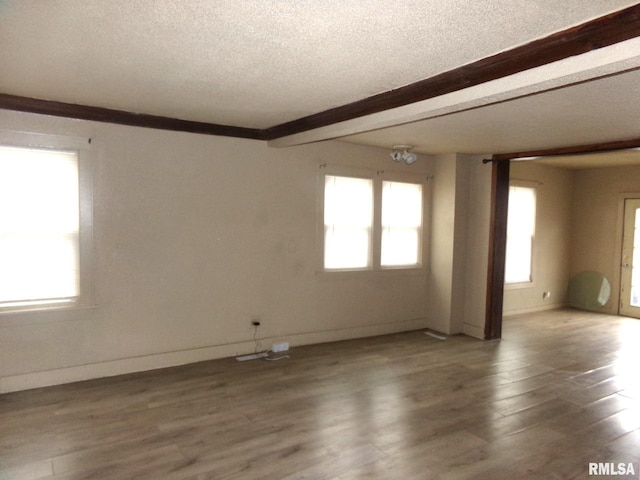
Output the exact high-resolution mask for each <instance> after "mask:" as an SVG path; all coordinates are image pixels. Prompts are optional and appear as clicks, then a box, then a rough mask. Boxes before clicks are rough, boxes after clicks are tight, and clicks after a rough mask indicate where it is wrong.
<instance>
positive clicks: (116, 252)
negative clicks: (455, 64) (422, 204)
mask: <svg viewBox="0 0 640 480" xmlns="http://www.w3.org/2000/svg"><path fill="white" fill-rule="evenodd" d="M0 129H2V130H14V131H28V132H41V133H48V134H56V135H71V136H80V137H91V138H92V139H93V140H92V144H91V145H92V146H91V156H92V161H93V167H94V227H95V228H94V243H95V245H94V246H95V248H94V250H95V255H94V259H95V267H94V270H95V272H94V274H95V275H94V276H95V307H93V308H88V309H82V310H72V311H57V312H44V313H21V314H2V315H0V391H10V390H18V389H23V388H30V387H34V386H41V385H49V384H55V383H63V382H66V381H73V380H79V379H83V378H92V377H99V376H104V375H113V374H118V373H124V372H129V371H136V370H144V369H150V368H157V367H161V366H166V365H174V364H179V363H187V362H192V361H198V360H204V359H208V358H216V357H222V356H233V355H236V354H240V353H246V352H250V351H253V348H254V347H253V343H252V340H251V339H252V334H253V329H252V327H251V326H250V321H251V319H252V318H254V317H259V318H260V319H261V321H262V324H263V325H262V327H260V336H261V337H263V338H265V340H264V343H265V345H266V346H270V343H271V341H272V340H280V339H282V340H288V341H289V342H290V343H291V345H292V346H293V347H294V348H295V346H296V345H301V344H304V343H315V342H323V341H331V340H338V339H344V338H351V337H362V336H369V335H376V334H383V333H388V332H395V331H402V330H411V329H416V328H422V327H424V326H426V325H427V323H428V321H427V317H428V316H429V315H430V313H429V308H428V305H427V295H428V290H429V287H428V280H427V274H426V269H425V271H424V272H423V273H421V274H411V275H403V274H398V273H390V272H383V273H389V274H381V273H380V272H378V273H364V274H349V275H344V276H332V275H317V271H316V270H317V268H316V267H317V242H316V227H317V225H316V218H317V216H316V211H317V193H318V178H319V176H318V175H319V174H318V172H319V165H320V164H323V163H327V164H330V165H338V166H340V165H348V166H355V167H366V168H371V169H373V170H374V171H375V170H376V169H384V170H385V171H392V170H394V169H396V170H399V171H402V172H407V171H411V172H419V171H422V173H424V174H425V175H426V174H430V173H432V171H431V167H432V165H431V162H430V160H429V159H428V158H421V159H420V161H419V162H418V163H417V164H415V165H414V166H412V167H407V166H405V165H396V164H394V163H393V162H391V161H390V159H389V156H388V151H387V150H383V149H376V148H367V147H361V146H355V145H350V144H346V143H341V142H324V143H318V144H312V145H307V146H301V147H292V148H286V149H276V148H270V147H268V146H267V145H266V144H265V143H264V142H259V141H252V140H241V139H232V138H223V137H213V136H205V135H194V134H188V133H180V132H167V131H160V130H150V129H142V128H134V127H126V126H117V125H109V124H100V123H93V122H84V121H76V120H69V119H60V118H54V117H46V116H37V115H30V114H23V113H16V112H8V111H0ZM445 321H447V322H448V319H447V320H445Z"/></svg>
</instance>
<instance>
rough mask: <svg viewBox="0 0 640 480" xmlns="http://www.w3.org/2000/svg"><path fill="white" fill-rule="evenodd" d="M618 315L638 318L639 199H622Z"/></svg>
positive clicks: (639, 290) (639, 275)
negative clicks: (622, 214)
mask: <svg viewBox="0 0 640 480" xmlns="http://www.w3.org/2000/svg"><path fill="white" fill-rule="evenodd" d="M620 315H624V316H626V317H635V318H640V199H639V198H627V199H625V201H624V224H623V233H622V258H621V261H620Z"/></svg>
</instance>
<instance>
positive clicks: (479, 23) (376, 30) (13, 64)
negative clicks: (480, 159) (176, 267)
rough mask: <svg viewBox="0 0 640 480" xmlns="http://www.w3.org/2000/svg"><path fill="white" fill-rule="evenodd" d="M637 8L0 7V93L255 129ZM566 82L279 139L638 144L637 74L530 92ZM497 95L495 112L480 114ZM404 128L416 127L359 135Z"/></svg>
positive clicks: (545, 1) (493, 145)
mask: <svg viewBox="0 0 640 480" xmlns="http://www.w3.org/2000/svg"><path fill="white" fill-rule="evenodd" d="M634 4H635V2H632V1H623V0H589V1H588V2H585V1H584V0H565V1H562V2H559V1H557V0H490V1H487V0H476V1H467V2H462V1H460V0H439V1H437V2H435V1H424V0H414V1H411V0H398V1H391V0H377V1H376V0H297V1H292V0H188V1H187V0H108V1H107V0H0V65H1V72H0V93H5V94H12V95H19V96H25V97H34V98H40V99H46V100H55V101H62V102H68V103H75V104H81V105H91V106H97V107H105V108H112V109H118V110H126V111H130V112H135V113H145V114H153V115H161V116H166V117H174V118H180V119H185V120H194V121H201V122H208V123H216V124H224V125H233V126H240V127H251V128H267V127H270V126H274V125H277V124H280V123H284V122H288V121H292V120H295V119H298V118H301V117H304V116H307V115H311V114H314V113H318V112H321V111H324V110H327V109H329V108H332V107H336V106H340V105H344V104H347V103H350V102H354V101H357V100H360V99H363V98H367V97H369V96H371V95H374V94H377V93H381V92H385V91H389V90H392V89H394V88H398V87H400V86H403V85H407V84H410V83H413V82H416V81H418V80H421V79H424V78H428V77H431V76H433V75H435V74H438V73H441V72H443V71H447V70H451V69H453V68H456V67H458V66H460V65H463V64H466V63H469V62H472V61H475V60H479V59H481V58H484V57H487V56H490V55H493V54H496V53H498V52H501V51H504V50H507V49H510V48H513V47H514V46H517V45H521V44H524V43H527V42H529V41H531V40H533V39H537V38H542V37H545V36H548V35H549V34H551V33H553V32H556V31H559V30H563V29H566V28H568V27H571V26H573V25H577V24H581V23H584V22H586V21H588V20H591V19H593V18H596V17H599V16H602V15H604V14H607V13H610V12H613V11H617V10H620V9H622V8H625V7H627V6H630V5H634ZM638 45H640V42H635V43H634V42H631V43H630V44H629V46H628V47H627V48H626V50H625V52H624V55H622V57H620V61H618V60H617V57H616V61H615V62H614V61H613V60H612V61H611V62H609V63H610V64H608V65H605V63H607V62H606V61H604V60H603V59H602V58H600V60H599V62H600V64H599V69H596V70H594V71H593V72H592V73H591V74H589V75H586V76H585V72H590V71H591V70H589V65H588V64H583V65H582V66H581V68H580V69H578V70H579V71H578V70H574V71H572V72H573V73H572V75H578V74H582V75H583V76H582V77H580V78H577V77H576V78H575V79H576V80H579V81H585V80H592V79H593V78H598V77H599V76H602V75H605V74H606V75H610V74H612V73H615V72H617V71H622V70H625V69H632V68H636V67H637V66H640V47H638ZM629 50H631V52H629ZM618 53H619V52H618ZM601 57H602V55H601ZM585 58H587V57H585ZM611 58H613V57H611ZM587 60H588V61H593V57H588V58H587ZM636 60H637V62H636ZM583 63H584V62H583ZM541 72H542V70H541ZM545 75H546V74H545ZM569 77H570V75H567V81H560V83H559V84H552V82H551V83H550V80H549V78H547V77H546V76H545V78H544V81H542V80H541V79H540V78H537V79H528V80H527V81H528V82H530V85H534V84H535V85H536V86H535V88H531V89H529V90H527V88H526V85H525V84H519V86H518V88H515V87H514V86H513V85H512V86H510V87H509V88H506V87H504V86H503V87H500V88H503V89H502V90H500V89H499V88H498V89H496V90H495V91H492V92H491V94H489V93H486V92H485V93H480V94H477V97H476V98H475V100H474V102H475V103H473V102H471V103H469V102H468V101H466V100H465V102H460V103H458V104H457V106H455V107H451V108H449V110H446V109H445V110H443V109H442V108H440V107H439V108H440V110H438V109H434V108H433V105H431V106H429V108H427V109H424V110H423V111H421V112H419V114H418V113H416V111H413V112H412V113H411V114H408V113H406V112H407V110H406V109H405V110H402V109H399V110H398V111H397V112H396V113H395V114H392V115H391V117H393V121H390V120H386V121H384V122H382V123H381V122H380V119H379V118H378V117H376V116H371V117H365V118H362V119H359V120H358V121H357V122H355V123H353V122H352V123H351V124H349V125H348V126H347V127H348V128H345V129H344V130H341V129H340V126H338V127H337V128H334V129H332V130H330V131H327V132H326V133H316V136H315V137H314V136H313V135H311V136H305V135H302V136H297V137H296V138H295V139H292V140H291V141H290V144H294V143H304V142H305V141H313V140H317V139H322V138H335V137H342V136H344V135H346V134H350V133H356V135H353V136H349V137H348V138H347V139H346V140H347V141H351V142H356V143H363V144H370V145H379V146H384V147H389V146H391V145H393V144H399V143H409V144H413V145H416V146H417V150H418V151H422V152H426V153H438V152H454V151H458V152H469V153H471V152H473V153H483V152H490V153H499V152H505V151H514V150H526V149H530V148H531V149H534V148H535V149H539V148H548V147H553V146H566V145H570V144H576V143H577V144H579V143H592V142H595V141H598V142H599V141H611V140H618V139H626V138H634V137H640V113H638V112H640V74H639V73H638V72H632V73H627V74H624V75H616V76H613V77H608V78H603V79H600V80H594V81H592V82H590V83H584V84H580V85H578V86H571V87H565V88H561V89H559V90H554V91H551V92H548V93H543V92H546V90H548V89H549V88H557V87H558V86H563V85H565V84H566V83H567V82H569V83H570V81H573V80H572V79H573V78H574V77H571V78H569ZM519 78H520V77H519ZM521 78H524V77H521ZM555 80H558V78H556V79H555ZM558 81H559V80H558ZM516 83H517V82H516ZM505 91H508V92H509V94H508V95H506V96H505V95H503V94H504V92H505ZM525 94H526V95H528V96H525V97H523V98H519V97H520V96H521V95H525ZM501 95H503V96H501ZM497 101H500V102H502V103H497V104H494V105H491V104H492V103H494V102H497ZM472 107H473V108H474V109H471V110H468V108H472ZM429 109H430V110H429ZM427 110H429V111H427ZM443 113H446V115H445V116H439V115H442V114H443ZM391 117H388V118H391ZM431 117H435V118H431ZM417 119H418V120H420V121H419V122H415V121H414V120H417ZM408 121H413V123H409V124H405V125H402V126H397V127H392V128H387V129H384V130H375V131H370V132H369V133H361V132H365V131H367V130H371V129H372V128H376V127H379V126H381V125H382V126H385V127H387V126H388V125H390V124H400V123H405V122H408ZM318 135H319V136H318ZM285 144H287V142H284V143H283V145H285Z"/></svg>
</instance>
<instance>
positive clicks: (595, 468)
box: [589, 462, 640, 478]
mask: <svg viewBox="0 0 640 480" xmlns="http://www.w3.org/2000/svg"><path fill="white" fill-rule="evenodd" d="M639 470H640V469H639ZM618 475H619V476H621V477H622V476H625V477H629V476H631V477H632V478H638V477H636V467H635V465H634V464H633V463H626V462H620V463H614V462H609V463H607V462H597V463H596V462H589V476H610V477H612V476H618Z"/></svg>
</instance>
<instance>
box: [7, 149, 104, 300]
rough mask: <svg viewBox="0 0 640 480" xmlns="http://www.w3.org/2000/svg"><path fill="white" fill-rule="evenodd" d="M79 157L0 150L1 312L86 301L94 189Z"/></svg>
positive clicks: (59, 151) (42, 151)
mask: <svg viewBox="0 0 640 480" xmlns="http://www.w3.org/2000/svg"><path fill="white" fill-rule="evenodd" d="M87 182H88V177H87V175H86V172H84V171H82V168H81V162H80V156H79V152H78V151H77V150H73V149H62V148H60V149H59V148H39V147H38V148H34V147H23V146H15V145H0V312H2V311H14V310H30V309H41V308H50V307H60V306H75V305H79V304H82V303H83V301H85V302H86V301H87V300H88V297H89V290H90V289H89V280H90V279H89V278H86V277H87V276H88V274H89V269H88V267H89V265H88V263H89V261H90V259H89V258H88V248H89V246H90V233H91V225H90V219H91V215H90V207H91V206H90V205H87V204H85V202H84V201H83V199H87V197H88V195H87V193H88V192H87V190H88V189H89V185H83V184H84V183H87Z"/></svg>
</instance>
